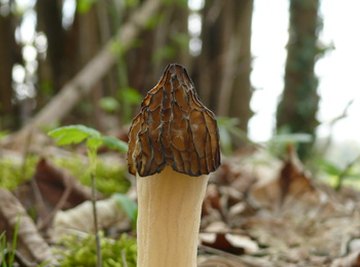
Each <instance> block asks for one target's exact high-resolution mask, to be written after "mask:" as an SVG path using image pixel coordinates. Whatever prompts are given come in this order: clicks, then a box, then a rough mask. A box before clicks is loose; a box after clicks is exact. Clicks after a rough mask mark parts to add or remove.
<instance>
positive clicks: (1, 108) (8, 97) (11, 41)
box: [0, 12, 21, 129]
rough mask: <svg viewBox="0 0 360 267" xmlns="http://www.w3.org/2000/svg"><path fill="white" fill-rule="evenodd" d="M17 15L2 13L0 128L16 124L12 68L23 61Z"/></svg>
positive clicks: (0, 31) (0, 20)
mask: <svg viewBox="0 0 360 267" xmlns="http://www.w3.org/2000/svg"><path fill="white" fill-rule="evenodd" d="M14 18H15V16H13V14H12V13H11V12H9V13H8V14H0V36H1V41H0V129H4V128H13V127H15V126H16V119H15V116H14V112H15V106H14V104H13V103H14V90H13V85H12V69H13V66H14V64H15V63H16V62H21V53H20V47H19V46H18V45H17V44H16V42H15V28H16V25H15V20H14Z"/></svg>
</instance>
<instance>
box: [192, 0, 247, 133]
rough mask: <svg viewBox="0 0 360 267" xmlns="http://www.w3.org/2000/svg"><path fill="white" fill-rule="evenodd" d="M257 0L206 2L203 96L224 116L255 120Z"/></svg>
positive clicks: (243, 121)
mask: <svg viewBox="0 0 360 267" xmlns="http://www.w3.org/2000/svg"><path fill="white" fill-rule="evenodd" d="M252 11H253V0H244V1H236V0H229V1H211V0H210V1H206V4H205V7H204V10H203V31H202V44H203V45H202V48H203V50H202V54H201V56H200V58H199V62H198V64H197V67H198V70H197V72H198V73H199V76H198V84H199V86H198V87H199V88H200V89H199V90H200V95H201V97H202V99H203V101H204V102H205V104H207V105H209V106H210V108H212V109H214V110H216V113H217V114H218V115H221V116H231V117H237V118H239V120H240V127H241V128H242V129H243V130H245V131H246V130H247V123H248V120H249V118H250V117H251V114H252V113H251V110H250V107H249V102H250V98H251V84H250V72H251V49H250V46H251V21H252Z"/></svg>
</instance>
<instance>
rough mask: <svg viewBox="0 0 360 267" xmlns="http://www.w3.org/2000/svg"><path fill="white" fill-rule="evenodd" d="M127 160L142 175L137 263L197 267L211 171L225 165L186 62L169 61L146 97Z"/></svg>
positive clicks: (135, 122)
mask: <svg viewBox="0 0 360 267" xmlns="http://www.w3.org/2000/svg"><path fill="white" fill-rule="evenodd" d="M128 164H129V172H130V173H132V174H134V175H136V177H137V193H138V205H139V210H138V212H139V213H138V221H137V239H138V266H139V267H177V266H178V267H195V266H196V256H197V244H198V232H199V227H200V215H201V206H202V201H203V198H204V195H205V190H206V185H207V182H208V174H209V173H210V172H212V171H215V170H216V169H217V168H218V166H219V165H220V151H219V134H218V129H217V124H216V120H215V117H214V114H213V113H212V112H211V111H210V110H208V109H207V108H206V107H205V106H204V105H203V104H202V103H201V102H200V100H199V98H198V96H197V94H196V91H195V89H194V85H193V83H192V81H191V79H190V77H189V75H188V74H187V72H186V70H185V68H184V67H182V66H181V65H178V64H170V65H168V66H167V67H166V69H165V71H164V73H163V75H162V77H161V79H160V81H159V82H158V83H157V85H156V86H155V87H154V88H152V89H151V90H150V91H149V92H148V94H147V96H146V97H145V99H144V100H143V102H142V104H141V110H140V112H139V114H138V115H137V116H136V117H135V118H134V120H133V123H132V126H131V128H130V132H129V151H128Z"/></svg>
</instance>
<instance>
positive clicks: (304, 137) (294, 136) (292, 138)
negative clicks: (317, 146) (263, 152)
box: [270, 133, 313, 144]
mask: <svg viewBox="0 0 360 267" xmlns="http://www.w3.org/2000/svg"><path fill="white" fill-rule="evenodd" d="M312 139H313V138H312V136H311V135H310V134H307V133H291V134H279V135H275V136H274V137H273V138H271V140H270V142H274V143H282V144H288V143H295V144H296V143H310V142H311V141H312Z"/></svg>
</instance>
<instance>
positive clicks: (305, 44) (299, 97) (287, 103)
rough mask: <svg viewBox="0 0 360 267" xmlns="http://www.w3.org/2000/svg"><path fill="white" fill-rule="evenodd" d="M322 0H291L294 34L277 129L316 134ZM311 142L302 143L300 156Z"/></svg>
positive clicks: (290, 46)
mask: <svg viewBox="0 0 360 267" xmlns="http://www.w3.org/2000/svg"><path fill="white" fill-rule="evenodd" d="M318 9H319V0H304V1H298V0H291V1H290V31H289V32H290V35H289V41H288V56H287V60H286V69H285V87H284V92H283V95H282V99H281V101H280V103H279V105H278V109H277V130H278V131H283V130H285V131H287V132H291V133H296V132H303V133H308V134H311V135H312V136H314V137H315V128H316V126H317V125H318V121H317V119H316V113H317V110H318V104H319V96H318V94H317V85H318V80H317V78H316V76H315V73H314V66H315V62H316V57H317V55H318V53H319V50H318V48H317V45H316V42H317V40H318V33H319V16H318ZM309 148H310V146H309V145H301V146H300V147H299V153H300V157H304V156H306V155H307V154H308V152H309V151H308V150H309Z"/></svg>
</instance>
